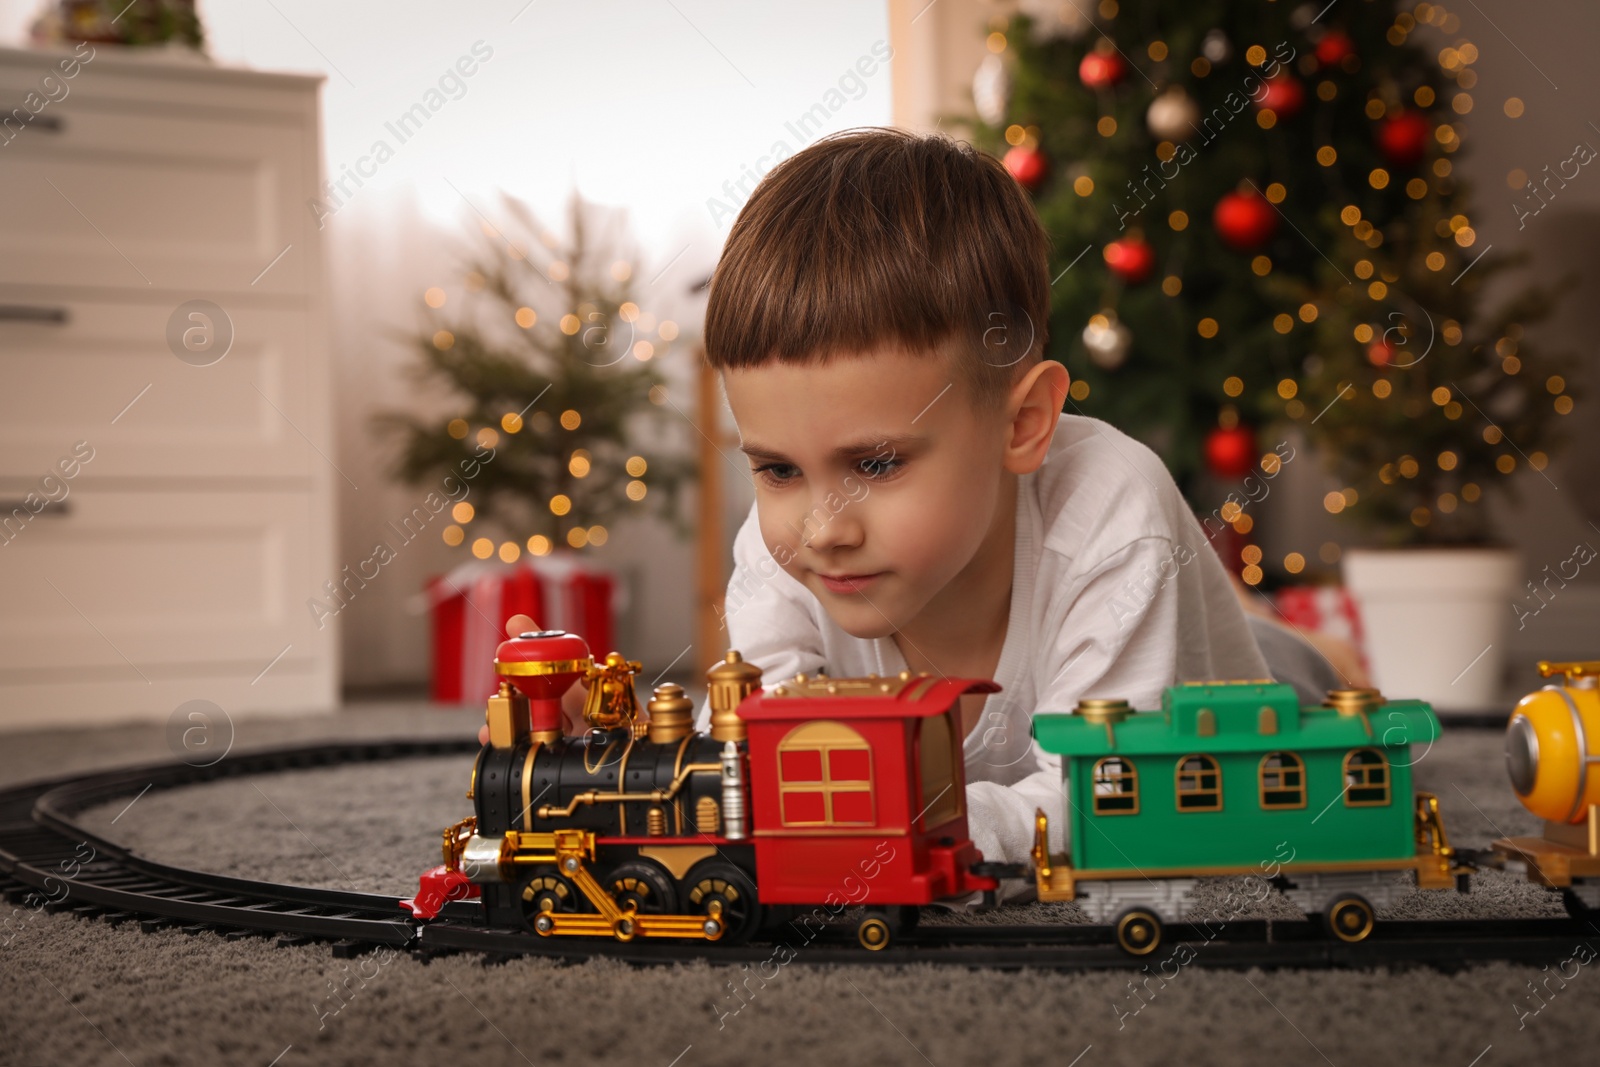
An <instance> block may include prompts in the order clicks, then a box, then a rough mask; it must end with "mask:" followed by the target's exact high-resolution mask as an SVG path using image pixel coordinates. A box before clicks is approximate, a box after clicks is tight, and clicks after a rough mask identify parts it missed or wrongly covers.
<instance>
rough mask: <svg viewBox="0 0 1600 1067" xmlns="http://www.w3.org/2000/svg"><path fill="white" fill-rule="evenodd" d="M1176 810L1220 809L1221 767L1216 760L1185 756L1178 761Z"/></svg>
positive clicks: (1205, 757) (1207, 757)
mask: <svg viewBox="0 0 1600 1067" xmlns="http://www.w3.org/2000/svg"><path fill="white" fill-rule="evenodd" d="M1178 810H1179V811H1221V810H1222V769H1221V768H1220V767H1218V766H1217V761H1216V760H1214V759H1212V758H1211V757H1210V756H1185V757H1183V758H1182V759H1181V760H1179V761H1178Z"/></svg>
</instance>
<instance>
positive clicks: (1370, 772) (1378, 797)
mask: <svg viewBox="0 0 1600 1067" xmlns="http://www.w3.org/2000/svg"><path fill="white" fill-rule="evenodd" d="M1344 803H1345V806H1346V807H1349V808H1365V807H1379V806H1382V805H1384V804H1387V803H1389V761H1388V760H1386V759H1384V757H1383V753H1382V752H1379V751H1378V750H1377V749H1375V748H1358V749H1355V750H1354V751H1353V752H1351V753H1350V754H1349V755H1348V756H1346V757H1345V758H1344Z"/></svg>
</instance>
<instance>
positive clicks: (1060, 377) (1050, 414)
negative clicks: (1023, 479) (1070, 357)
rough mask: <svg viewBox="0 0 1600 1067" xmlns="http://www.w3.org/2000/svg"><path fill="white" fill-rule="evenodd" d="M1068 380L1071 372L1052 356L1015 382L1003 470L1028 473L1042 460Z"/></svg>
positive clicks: (1047, 449) (1064, 396) (1052, 434)
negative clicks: (1009, 431)
mask: <svg viewBox="0 0 1600 1067" xmlns="http://www.w3.org/2000/svg"><path fill="white" fill-rule="evenodd" d="M1071 384H1072V376H1071V375H1070V374H1068V373H1067V368H1066V367H1065V366H1063V365H1062V364H1061V363H1058V362H1056V361H1055V360H1053V359H1043V360H1040V361H1039V365H1038V366H1036V367H1034V368H1033V369H1032V370H1030V371H1028V373H1027V374H1025V375H1023V376H1022V380H1021V381H1019V382H1017V384H1016V386H1015V388H1014V389H1013V391H1012V401H1011V407H1010V410H1011V411H1012V416H1011V433H1010V439H1009V440H1008V441H1007V443H1006V454H1005V467H1006V470H1008V471H1010V472H1011V473H1012V474H1029V473H1031V472H1033V471H1036V470H1038V469H1039V467H1040V466H1042V465H1043V464H1044V458H1045V456H1046V455H1047V454H1048V453H1049V451H1050V441H1051V439H1053V438H1054V437H1055V433H1056V424H1057V422H1058V421H1059V416H1060V415H1061V407H1062V405H1063V404H1065V403H1066V401H1067V388H1068V386H1070V385H1071Z"/></svg>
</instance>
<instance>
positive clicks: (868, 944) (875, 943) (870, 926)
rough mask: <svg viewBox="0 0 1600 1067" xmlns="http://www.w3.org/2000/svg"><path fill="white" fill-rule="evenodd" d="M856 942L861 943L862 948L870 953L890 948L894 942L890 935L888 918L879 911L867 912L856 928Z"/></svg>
mask: <svg viewBox="0 0 1600 1067" xmlns="http://www.w3.org/2000/svg"><path fill="white" fill-rule="evenodd" d="M856 940H857V941H859V942H861V947H862V948H864V949H866V950H867V951H868V952H877V951H879V950H880V949H886V948H888V947H889V942H890V940H892V938H891V937H890V935H889V919H888V917H887V916H886V915H884V914H883V913H882V912H878V911H869V912H867V913H866V914H865V915H863V916H862V917H861V923H860V924H859V925H858V926H857V927H856Z"/></svg>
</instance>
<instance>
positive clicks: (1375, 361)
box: [1367, 337, 1394, 367]
mask: <svg viewBox="0 0 1600 1067" xmlns="http://www.w3.org/2000/svg"><path fill="white" fill-rule="evenodd" d="M1393 361H1394V345H1392V344H1390V343H1389V342H1388V341H1386V340H1384V339H1383V338H1382V337H1378V338H1375V339H1374V340H1373V342H1372V343H1371V344H1370V345H1368V346H1367V362H1368V363H1371V364H1372V365H1373V366H1374V367H1387V366H1388V365H1389V364H1390V363H1392V362H1393Z"/></svg>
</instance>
